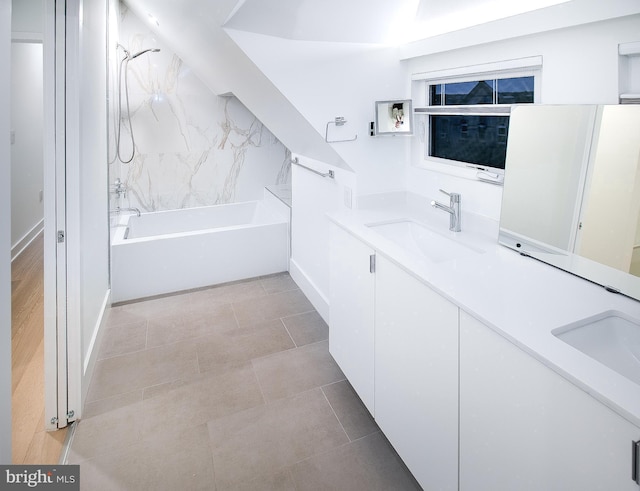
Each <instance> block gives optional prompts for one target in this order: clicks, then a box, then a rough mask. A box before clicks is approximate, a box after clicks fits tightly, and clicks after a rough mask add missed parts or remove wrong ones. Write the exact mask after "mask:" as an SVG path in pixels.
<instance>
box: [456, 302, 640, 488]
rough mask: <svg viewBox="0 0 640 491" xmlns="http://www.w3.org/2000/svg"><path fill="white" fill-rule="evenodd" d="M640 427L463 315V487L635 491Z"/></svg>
mask: <svg viewBox="0 0 640 491" xmlns="http://www.w3.org/2000/svg"><path fill="white" fill-rule="evenodd" d="M638 439H640V428H638V427H636V426H635V425H633V424H631V423H630V422H628V421H627V420H625V419H623V418H622V417H620V416H618V415H617V414H616V413H614V412H613V411H612V410H610V409H609V408H607V407H606V406H605V405H604V404H601V403H600V402H599V401H597V400H595V399H593V398H592V397H591V396H589V395H588V394H587V393H585V392H584V391H582V390H581V389H579V388H578V387H577V386H575V385H573V384H571V383H570V382H568V381H567V380H566V379H564V378H563V377H562V376H560V375H558V374H557V373H555V372H554V371H552V370H551V369H550V368H548V367H546V366H544V365H543V364H542V363H540V362H539V361H538V360H536V359H535V358H533V357H532V356H530V355H528V354H527V353H525V352H524V351H522V350H521V349H520V348H518V347H516V346H515V345H513V344H512V343H511V342H509V341H508V340H507V339H505V338H504V337H502V336H500V335H499V334H497V333H496V332H494V331H493V330H492V329H490V328H489V327H487V326H485V325H484V324H482V323H481V322H479V321H478V320H476V319H474V318H473V317H471V316H470V315H468V314H466V313H464V312H461V315H460V490H461V491H483V490H487V491H493V490H496V489H518V490H535V491H539V490H541V489H544V490H559V491H564V490H573V489H575V490H605V491H609V490H616V491H625V490H629V491H638V489H639V488H638V485H637V484H636V483H635V482H634V481H633V480H632V479H631V474H632V455H631V446H632V445H631V443H632V441H634V440H638Z"/></svg>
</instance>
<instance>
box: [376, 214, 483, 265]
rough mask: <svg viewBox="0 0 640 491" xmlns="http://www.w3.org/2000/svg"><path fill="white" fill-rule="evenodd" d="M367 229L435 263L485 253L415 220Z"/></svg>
mask: <svg viewBox="0 0 640 491" xmlns="http://www.w3.org/2000/svg"><path fill="white" fill-rule="evenodd" d="M367 227H369V228H371V229H372V230H375V231H376V232H377V233H379V234H380V235H382V236H383V237H385V238H387V239H389V240H391V241H393V242H395V243H396V244H398V245H400V246H402V247H403V248H405V249H407V250H409V251H410V252H413V253H417V254H420V255H422V256H424V257H426V258H427V259H429V260H430V261H433V262H442V261H448V260H451V259H458V258H461V257H465V256H468V255H470V254H481V253H483V252H484V251H483V250H481V249H478V248H476V247H473V246H470V245H467V244H464V243H462V242H459V241H458V240H455V239H453V238H449V237H446V236H444V235H442V234H439V233H438V232H436V231H434V230H431V229H430V228H429V227H426V226H425V225H423V224H421V223H419V222H416V221H415V220H395V221H391V222H380V223H370V224H367Z"/></svg>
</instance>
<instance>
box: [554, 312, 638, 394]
mask: <svg viewBox="0 0 640 491" xmlns="http://www.w3.org/2000/svg"><path fill="white" fill-rule="evenodd" d="M552 334H553V335H554V336H556V337H557V338H559V339H561V340H562V341H564V342H565V343H567V344H570V345H571V346H573V347H574V348H576V349H577V350H579V351H581V352H583V353H584V354H585V355H588V356H590V357H591V358H593V359H594V360H597V361H599V362H600V363H602V364H603V365H606V366H607V367H609V368H610V369H611V370H614V371H616V372H618V373H619V374H620V375H622V376H624V377H626V378H628V379H629V380H631V381H632V382H635V383H636V384H640V322H639V321H638V320H636V319H633V318H631V317H629V316H627V315H625V314H623V313H621V312H616V311H613V310H611V311H607V312H603V313H602V314H598V315H596V316H593V317H589V318H588V319H583V320H581V321H578V322H575V323H573V324H569V325H568V326H564V327H559V328H558V329H554V330H553V331H552Z"/></svg>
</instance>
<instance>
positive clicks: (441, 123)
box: [429, 115, 509, 169]
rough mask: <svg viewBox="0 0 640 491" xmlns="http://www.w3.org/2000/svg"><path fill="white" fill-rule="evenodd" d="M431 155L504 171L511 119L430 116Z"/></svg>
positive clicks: (505, 117) (500, 117) (503, 117)
mask: <svg viewBox="0 0 640 491" xmlns="http://www.w3.org/2000/svg"><path fill="white" fill-rule="evenodd" d="M429 127H430V131H431V135H430V136H431V138H430V149H429V155H430V156H432V157H439V158H442V159H449V160H456V161H458V162H467V163H471V164H477V165H484V166H488V167H496V168H499V169H504V163H505V159H506V155H507V134H508V131H509V116H468V115H456V116H430V117H429Z"/></svg>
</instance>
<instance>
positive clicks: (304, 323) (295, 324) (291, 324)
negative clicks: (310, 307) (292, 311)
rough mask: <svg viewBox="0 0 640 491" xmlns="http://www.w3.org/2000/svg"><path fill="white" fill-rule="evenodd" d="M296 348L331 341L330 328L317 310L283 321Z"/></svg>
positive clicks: (286, 318)
mask: <svg viewBox="0 0 640 491" xmlns="http://www.w3.org/2000/svg"><path fill="white" fill-rule="evenodd" d="M282 322H284V325H285V326H286V328H287V330H288V331H289V334H291V337H292V338H293V341H294V342H295V343H296V346H304V345H305V344H311V343H317V342H318V341H324V340H325V339H329V326H327V323H326V322H325V321H324V319H323V318H322V317H321V316H320V314H319V313H318V312H316V311H315V310H314V311H313V312H306V313H304V314H298V315H292V316H291V317H285V318H283V319H282Z"/></svg>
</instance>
